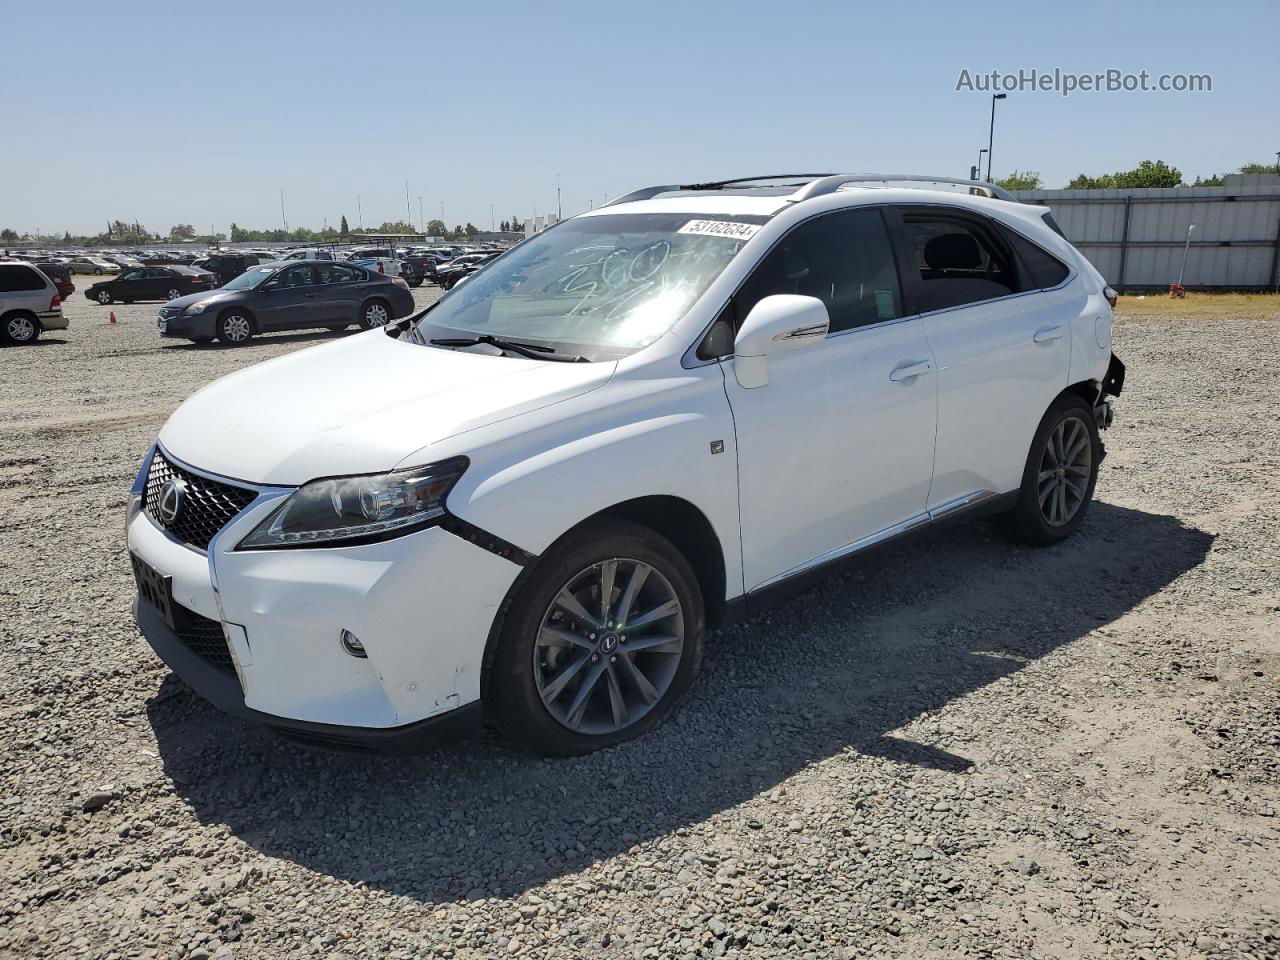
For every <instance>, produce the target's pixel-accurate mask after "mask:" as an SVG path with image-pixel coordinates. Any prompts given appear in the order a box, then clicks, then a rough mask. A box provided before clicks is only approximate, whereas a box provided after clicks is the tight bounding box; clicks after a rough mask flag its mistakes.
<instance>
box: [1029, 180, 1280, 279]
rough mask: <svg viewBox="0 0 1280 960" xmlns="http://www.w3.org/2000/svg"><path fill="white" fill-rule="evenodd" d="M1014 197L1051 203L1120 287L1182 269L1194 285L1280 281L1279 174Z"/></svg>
mask: <svg viewBox="0 0 1280 960" xmlns="http://www.w3.org/2000/svg"><path fill="white" fill-rule="evenodd" d="M1015 196H1016V197H1017V198H1018V199H1019V200H1021V201H1022V202H1024V203H1036V204H1041V205H1043V206H1047V207H1049V208H1050V209H1052V211H1053V216H1054V219H1055V220H1057V221H1058V225H1059V226H1060V227H1062V232H1063V233H1065V234H1066V235H1067V239H1068V240H1070V241H1071V242H1072V243H1073V244H1075V245H1076V246H1077V247H1078V248H1079V249H1080V251H1081V253H1083V254H1084V255H1085V256H1086V257H1088V258H1089V261H1090V262H1091V263H1092V264H1093V265H1094V266H1095V267H1097V268H1098V271H1099V272H1100V273H1101V274H1102V275H1103V276H1104V277H1105V278H1106V279H1107V282H1108V283H1110V284H1111V285H1112V286H1113V287H1115V288H1116V289H1117V290H1120V291H1121V292H1125V291H1142V290H1164V289H1167V288H1168V286H1169V284H1171V283H1174V282H1176V281H1177V280H1178V277H1179V273H1180V272H1181V273H1182V284H1183V286H1184V287H1186V288H1187V289H1188V290H1276V289H1278V288H1280V176H1277V175H1274V174H1262V175H1253V176H1232V177H1227V178H1226V185H1225V186H1221V187H1177V188H1174V189H1164V190H1162V189H1140V190H1023V191H1019V192H1017V193H1016V194H1015ZM1193 225H1194V229H1192V230H1190V232H1189V234H1188V228H1189V227H1192V226H1193ZM1188 236H1189V239H1190V242H1189V243H1188ZM1184 252H1185V258H1186V269H1185V271H1183V270H1182V263H1183V258H1184Z"/></svg>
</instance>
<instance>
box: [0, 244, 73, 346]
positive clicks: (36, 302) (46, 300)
mask: <svg viewBox="0 0 1280 960" xmlns="http://www.w3.org/2000/svg"><path fill="white" fill-rule="evenodd" d="M67 322H68V321H67V318H66V316H65V315H64V314H63V312H62V297H61V295H60V294H59V293H58V288H57V287H56V286H55V285H54V282H53V280H51V279H50V278H49V276H48V275H47V274H45V273H44V271H42V270H40V269H39V268H38V267H35V266H33V265H32V264H30V263H20V262H18V261H16V260H7V261H5V262H3V263H0V341H2V342H4V343H12V344H27V343H34V342H35V340H36V338H38V337H39V336H40V333H41V332H42V331H44V330H65V329H66V328H67Z"/></svg>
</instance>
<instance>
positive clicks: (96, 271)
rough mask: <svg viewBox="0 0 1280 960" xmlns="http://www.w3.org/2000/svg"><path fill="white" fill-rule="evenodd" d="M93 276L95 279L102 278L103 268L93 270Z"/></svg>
mask: <svg viewBox="0 0 1280 960" xmlns="http://www.w3.org/2000/svg"><path fill="white" fill-rule="evenodd" d="M93 275H94V276H95V277H100V276H102V268H101V267H94V268H93Z"/></svg>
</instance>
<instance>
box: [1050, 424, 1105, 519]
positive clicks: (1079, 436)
mask: <svg viewBox="0 0 1280 960" xmlns="http://www.w3.org/2000/svg"><path fill="white" fill-rule="evenodd" d="M1092 471H1093V442H1092V439H1091V437H1090V434H1089V428H1088V426H1086V425H1085V422H1084V421H1083V420H1081V419H1080V418H1079V417H1064V418H1063V419H1062V421H1061V422H1059V423H1058V425H1057V426H1056V427H1054V428H1053V430H1052V431H1051V432H1050V433H1049V440H1048V442H1047V443H1046V444H1045V448H1044V453H1043V454H1042V455H1041V457H1040V473H1039V475H1038V477H1037V493H1038V495H1039V500H1040V513H1041V515H1042V516H1043V517H1044V519H1045V521H1046V522H1047V523H1048V524H1049V526H1051V527H1062V526H1066V525H1067V524H1068V523H1070V522H1071V519H1072V518H1073V517H1074V516H1075V515H1076V514H1077V513H1079V512H1080V507H1081V505H1082V504H1083V503H1084V501H1085V497H1087V496H1088V494H1089V476H1090V474H1091V473H1092Z"/></svg>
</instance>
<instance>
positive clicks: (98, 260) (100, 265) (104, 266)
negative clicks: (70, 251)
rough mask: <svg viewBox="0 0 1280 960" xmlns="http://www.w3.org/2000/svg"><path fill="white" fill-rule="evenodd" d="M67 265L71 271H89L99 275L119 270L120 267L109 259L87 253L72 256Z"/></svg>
mask: <svg viewBox="0 0 1280 960" xmlns="http://www.w3.org/2000/svg"><path fill="white" fill-rule="evenodd" d="M67 266H68V267H70V268H71V272H72V273H91V274H94V275H95V276H99V277H100V276H102V275H103V274H105V273H119V272H120V267H119V266H118V265H116V264H114V263H112V262H111V261H110V260H106V259H104V258H103V257H95V256H88V255H85V256H80V257H72V258H71V260H70V262H69V263H68V264H67Z"/></svg>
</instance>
